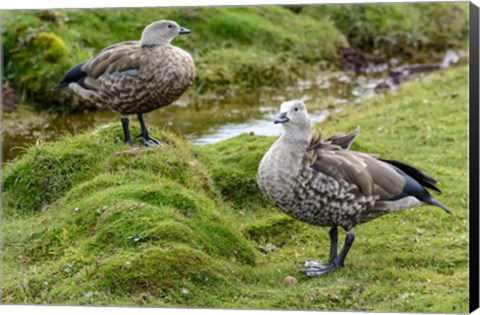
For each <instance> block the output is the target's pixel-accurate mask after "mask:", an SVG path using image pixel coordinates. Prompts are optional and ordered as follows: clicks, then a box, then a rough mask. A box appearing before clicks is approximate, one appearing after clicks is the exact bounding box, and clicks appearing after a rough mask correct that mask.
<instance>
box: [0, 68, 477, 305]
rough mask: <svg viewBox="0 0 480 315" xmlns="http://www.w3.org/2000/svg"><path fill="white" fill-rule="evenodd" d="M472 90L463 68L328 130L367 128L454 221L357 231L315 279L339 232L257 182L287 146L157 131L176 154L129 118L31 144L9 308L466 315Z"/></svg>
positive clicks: (375, 145) (338, 120) (364, 108)
mask: <svg viewBox="0 0 480 315" xmlns="http://www.w3.org/2000/svg"><path fill="white" fill-rule="evenodd" d="M467 87H468V67H467V66H460V67H453V68H450V69H448V70H445V71H442V72H440V73H436V74H431V75H429V76H426V77H425V78H424V79H422V80H421V81H418V80H416V81H412V82H409V83H406V84H405V85H403V86H401V87H400V88H399V89H398V90H397V91H396V93H388V94H384V95H378V96H376V97H374V98H370V99H368V100H366V101H364V102H363V103H362V104H360V105H352V106H351V107H348V106H347V107H346V108H345V109H344V110H343V111H340V112H336V113H333V114H332V115H331V116H330V118H329V119H327V120H326V121H325V122H323V123H322V124H321V125H320V126H315V128H318V129H320V127H321V128H322V129H323V131H324V134H325V135H330V134H333V133H334V132H337V131H340V132H348V131H350V130H352V129H353V128H354V127H355V126H357V125H360V127H361V132H360V135H359V136H358V138H357V140H356V143H355V146H354V147H353V149H355V150H362V151H365V152H368V153H380V154H381V156H382V157H385V158H391V159H398V160H402V161H406V162H408V163H411V164H413V165H415V166H417V167H419V168H420V169H422V170H424V171H426V172H427V173H428V174H430V175H432V176H433V177H434V178H436V179H437V180H438V182H439V186H440V188H441V189H442V190H443V191H444V193H443V194H442V195H440V196H438V199H439V200H441V201H442V202H443V203H445V204H446V205H447V206H448V207H449V208H450V209H451V210H452V212H453V215H452V216H449V215H447V214H445V213H444V212H443V211H441V210H439V209H437V208H434V207H424V208H419V209H412V210H408V211H405V212H402V213H395V214H391V215H388V216H384V217H381V218H379V219H377V220H375V221H372V222H370V223H368V224H365V225H361V226H358V227H357V228H356V232H357V233H356V240H355V245H354V246H353V247H352V249H351V251H350V253H349V256H348V259H347V261H346V266H345V268H344V269H342V270H338V271H336V272H335V273H332V274H330V275H326V276H325V277H320V278H315V279H308V278H306V277H304V276H302V275H301V274H299V273H298V271H299V270H300V269H301V268H302V267H301V265H302V263H303V262H304V261H305V260H308V259H319V260H323V261H325V260H326V259H327V258H328V249H329V238H328V231H327V229H322V228H318V227H314V226H309V225H306V224H303V223H301V222H298V221H296V220H294V219H291V218H289V217H287V216H286V215H284V214H282V213H281V212H280V211H279V210H278V209H276V208H275V207H273V206H272V205H271V204H269V203H268V202H267V201H266V200H265V199H264V198H263V197H262V195H261V194H260V192H259V190H258V188H257V186H256V183H255V176H256V172H257V167H258V163H259V161H260V159H261V158H262V156H263V154H264V153H265V152H266V151H267V150H268V148H269V146H270V145H271V144H272V142H273V141H274V140H275V139H274V138H272V137H261V136H255V135H247V134H245V135H241V136H238V137H235V138H233V139H229V140H226V141H222V142H219V143H216V144H211V145H206V146H193V145H191V144H189V143H187V142H186V141H184V140H182V139H181V138H179V137H178V136H175V135H173V134H170V133H167V132H159V131H158V130H155V129H153V128H152V130H151V131H152V133H153V135H154V136H155V137H156V138H160V139H162V141H164V142H165V143H167V145H166V146H164V147H159V148H143V147H141V148H132V147H129V146H125V145H123V144H122V143H121V136H122V131H121V127H120V126H119V125H117V124H116V125H114V126H108V127H99V128H97V129H94V130H90V131H88V132H86V133H84V134H79V135H76V136H69V135H67V136H65V137H63V138H62V139H60V140H58V141H56V142H55V143H51V144H41V145H38V146H37V147H32V148H30V149H29V150H28V151H27V152H26V154H25V155H24V156H23V157H22V158H19V159H17V160H15V161H13V162H12V163H11V164H9V165H7V166H6V167H5V169H4V172H5V173H4V174H5V177H4V180H5V182H4V192H3V200H4V204H3V209H4V216H3V225H2V233H3V235H2V240H3V250H4V252H3V271H2V272H3V274H2V293H3V295H2V299H3V300H2V301H3V302H4V303H25V304H30V303H37V304H43V303H46V304H68V305H118V306H164V307H165V306H167V307H172V306H182V307H216V308H229V307H232V308H248V309H252V308H255V309H266V308H269V309H272V308H281V309H293V310H307V309H308V310H349V311H353V310H355V311H359V310H368V311H385V312H386V311H397V312H398V311H410V312H411V311H413V312H441V313H450V312H453V313H457V312H467V311H468V299H467V298H466V297H468V286H467V285H466V284H467V283H468V276H469V273H468V233H467V218H468V217H467V213H468V212H467V206H468V204H467V202H468V195H467V191H468V180H467V178H468V177H467V174H468V172H467V165H468V164H467V161H468V159H467V157H468V156H467V144H468V127H467V124H466V121H467V118H468V89H467ZM314 102H317V100H311V103H314ZM318 102H321V100H318ZM312 105H313V106H314V105H315V104H312ZM44 178H47V179H48V181H49V183H50V184H51V185H46V187H42V186H41V185H39V184H38V183H39V182H41V181H42V179H44ZM37 199H38V200H40V201H45V202H48V205H49V207H44V208H43V211H38V210H37V207H38V205H39V204H38V202H37ZM339 237H340V239H342V238H343V233H342V232H341V234H340V236H339ZM286 276H295V277H296V278H297V279H298V280H299V283H298V284H297V285H295V286H288V287H287V286H285V285H284V284H283V282H282V280H283V279H284V277H286Z"/></svg>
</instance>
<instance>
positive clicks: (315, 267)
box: [302, 260, 341, 278]
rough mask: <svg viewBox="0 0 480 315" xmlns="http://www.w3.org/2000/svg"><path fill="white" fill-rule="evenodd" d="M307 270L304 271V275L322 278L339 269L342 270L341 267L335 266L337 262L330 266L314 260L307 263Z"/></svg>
mask: <svg viewBox="0 0 480 315" xmlns="http://www.w3.org/2000/svg"><path fill="white" fill-rule="evenodd" d="M305 268H306V269H305V270H302V273H304V274H305V275H307V277H310V278H313V277H320V276H323V275H325V274H327V273H330V272H332V271H335V270H337V269H340V268H341V266H339V265H337V264H335V262H331V263H328V264H324V263H321V262H318V261H314V260H307V261H306V262H305Z"/></svg>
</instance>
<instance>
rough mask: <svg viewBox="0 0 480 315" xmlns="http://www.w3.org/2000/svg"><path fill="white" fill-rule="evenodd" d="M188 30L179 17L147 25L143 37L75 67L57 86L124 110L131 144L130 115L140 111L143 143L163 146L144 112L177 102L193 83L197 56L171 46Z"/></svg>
mask: <svg viewBox="0 0 480 315" xmlns="http://www.w3.org/2000/svg"><path fill="white" fill-rule="evenodd" d="M188 33H190V30H188V29H186V28H183V27H180V26H179V25H178V24H177V23H176V22H174V21H157V22H154V23H152V24H150V25H148V26H147V27H145V29H144V30H143V33H142V38H141V39H140V41H126V42H121V43H117V44H114V45H111V46H109V47H107V48H105V49H103V50H102V51H101V52H100V53H99V54H98V55H96V56H95V57H94V58H92V59H90V60H87V61H84V62H82V63H80V64H78V65H76V66H74V67H73V68H71V69H70V70H69V71H68V72H67V73H66V74H65V76H64V77H63V80H62V82H60V83H59V84H57V85H56V86H55V87H54V88H53V90H57V89H61V88H65V87H69V88H70V89H72V90H73V91H74V92H75V93H77V94H78V95H80V96H81V97H82V98H84V99H87V100H90V101H93V102H95V103H97V105H98V106H99V107H102V108H108V109H110V110H112V111H114V112H116V113H119V114H120V115H121V116H122V118H121V121H122V127H123V134H124V141H125V143H129V144H130V145H131V144H132V139H131V137H130V133H129V130H128V122H129V120H128V117H127V115H131V114H137V115H138V119H139V121H140V126H141V134H140V136H141V137H142V143H143V144H144V145H147V146H152V145H159V144H161V142H160V141H158V140H156V139H154V138H152V137H150V136H149V134H148V130H147V127H146V125H145V121H144V120H143V114H144V113H148V112H150V111H153V110H155V109H157V108H160V107H163V106H167V105H169V104H171V103H172V102H173V101H175V100H176V99H178V98H179V97H180V96H181V95H182V94H183V92H185V90H186V89H187V88H188V87H189V86H190V85H191V84H192V82H193V80H194V77H195V64H194V62H193V59H192V57H191V56H190V54H188V53H187V52H186V51H184V50H182V49H180V48H178V47H175V46H173V45H171V44H170V42H171V41H172V40H173V39H174V38H175V37H177V36H178V35H181V34H188Z"/></svg>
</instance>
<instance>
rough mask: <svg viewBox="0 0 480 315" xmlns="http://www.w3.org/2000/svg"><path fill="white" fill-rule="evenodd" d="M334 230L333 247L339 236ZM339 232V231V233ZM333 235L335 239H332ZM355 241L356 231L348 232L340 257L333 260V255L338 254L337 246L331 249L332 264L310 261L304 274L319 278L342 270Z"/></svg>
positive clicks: (331, 233)
mask: <svg viewBox="0 0 480 315" xmlns="http://www.w3.org/2000/svg"><path fill="white" fill-rule="evenodd" d="M332 230H333V228H332V229H331V230H330V241H331V243H330V245H331V246H333V245H334V244H335V245H336V236H337V235H338V234H337V233H336V232H335V231H332ZM337 232H338V231H337ZM332 235H333V236H334V237H332ZM354 240H355V231H354V229H353V228H352V229H350V230H348V232H347V235H346V237H345V243H344V244H343V247H342V250H341V251H340V254H339V255H336V256H335V258H333V260H332V253H333V254H336V252H337V249H336V246H335V248H334V249H332V248H330V259H331V260H330V262H329V263H328V264H327V265H325V264H322V263H319V262H316V261H312V260H309V261H307V262H306V263H305V267H306V268H307V269H305V270H304V271H303V272H304V273H305V274H306V275H307V276H308V277H319V276H323V275H324V274H327V273H329V272H332V271H334V270H336V269H339V268H342V267H343V264H344V262H345V258H346V257H347V254H348V251H349V250H350V248H351V247H352V245H353V241H354Z"/></svg>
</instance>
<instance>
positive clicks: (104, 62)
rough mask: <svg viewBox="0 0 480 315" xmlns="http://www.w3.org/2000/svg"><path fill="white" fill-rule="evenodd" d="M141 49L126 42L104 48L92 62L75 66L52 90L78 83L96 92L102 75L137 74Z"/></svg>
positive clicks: (133, 43)
mask: <svg viewBox="0 0 480 315" xmlns="http://www.w3.org/2000/svg"><path fill="white" fill-rule="evenodd" d="M139 54H140V48H139V45H138V42H137V41H126V42H121V43H117V44H114V45H111V46H108V47H107V48H104V49H103V50H102V51H100V53H98V54H97V55H96V56H95V57H93V58H92V59H90V60H87V61H84V62H82V63H79V64H77V65H75V66H73V67H72V68H71V69H70V70H68V71H67V72H66V73H65V75H64V77H63V79H62V81H61V82H60V83H59V84H57V85H56V86H55V87H54V88H53V89H52V90H58V89H61V88H65V87H68V85H69V84H70V83H78V84H79V85H81V86H82V87H83V88H84V89H88V90H96V89H97V83H96V81H95V80H96V79H98V78H99V77H100V76H101V75H102V74H105V73H111V74H112V73H113V74H115V75H117V76H120V75H122V74H123V75H133V74H136V72H137V71H138V69H139V67H140V61H139V58H138V56H139Z"/></svg>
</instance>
